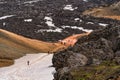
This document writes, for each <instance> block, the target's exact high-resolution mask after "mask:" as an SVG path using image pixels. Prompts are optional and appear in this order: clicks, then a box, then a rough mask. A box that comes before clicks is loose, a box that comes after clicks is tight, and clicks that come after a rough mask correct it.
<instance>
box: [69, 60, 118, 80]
mask: <svg viewBox="0 0 120 80" xmlns="http://www.w3.org/2000/svg"><path fill="white" fill-rule="evenodd" d="M119 72H120V65H117V64H116V63H115V62H111V61H104V62H102V63H101V64H100V65H97V66H95V65H91V66H89V67H88V66H86V67H80V68H79V69H78V70H73V71H72V72H71V75H72V76H73V78H74V80H114V79H115V78H117V77H118V73H119Z"/></svg>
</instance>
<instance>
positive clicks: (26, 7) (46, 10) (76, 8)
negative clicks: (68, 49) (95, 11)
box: [0, 0, 118, 42]
mask: <svg viewBox="0 0 120 80" xmlns="http://www.w3.org/2000/svg"><path fill="white" fill-rule="evenodd" d="M116 1H118V0H111V1H109V0H88V1H84V0H12V1H10V0H6V1H4V0H1V1H0V7H1V8H0V28H2V29H5V30H8V31H11V32H14V33H16V34H19V35H22V36H24V37H28V38H32V39H39V40H44V41H49V42H50V41H58V40H60V39H64V38H66V37H68V36H70V35H72V34H80V33H84V32H86V30H83V29H87V30H96V29H99V28H101V27H103V26H101V25H99V23H100V21H99V19H98V21H97V22H95V23H96V24H93V23H94V22H93V23H90V21H88V18H89V16H88V18H87V17H83V16H82V12H83V11H85V10H87V9H89V8H93V7H99V6H101V5H110V4H112V3H114V2H116ZM8 15H13V16H11V17H8V18H4V17H5V16H8ZM3 18H4V19H3ZM93 20H94V19H92V20H91V21H93ZM103 23H106V22H103Z"/></svg>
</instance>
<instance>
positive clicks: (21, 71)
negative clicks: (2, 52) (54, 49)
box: [0, 53, 55, 80]
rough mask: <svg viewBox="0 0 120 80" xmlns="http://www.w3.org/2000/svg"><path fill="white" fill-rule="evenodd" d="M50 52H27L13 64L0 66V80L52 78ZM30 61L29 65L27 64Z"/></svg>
mask: <svg viewBox="0 0 120 80" xmlns="http://www.w3.org/2000/svg"><path fill="white" fill-rule="evenodd" d="M52 56H53V55H52V54H49V55H48V54H46V53H44V54H41V53H40V54H27V55H26V56H24V57H22V58H20V59H17V60H15V64H14V65H12V66H9V67H4V68H0V80H53V75H52V73H53V72H54V71H55V69H54V68H53V67H50V66H51V65H52ZM27 61H30V65H27Z"/></svg>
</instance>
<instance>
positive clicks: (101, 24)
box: [99, 23, 108, 26]
mask: <svg viewBox="0 0 120 80" xmlns="http://www.w3.org/2000/svg"><path fill="white" fill-rule="evenodd" d="M99 25H100V26H107V25H108V24H105V23H99Z"/></svg>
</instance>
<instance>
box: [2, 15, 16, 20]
mask: <svg viewBox="0 0 120 80" xmlns="http://www.w3.org/2000/svg"><path fill="white" fill-rule="evenodd" d="M13 16H15V15H7V16H2V17H0V20H2V19H6V18H9V17H13Z"/></svg>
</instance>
